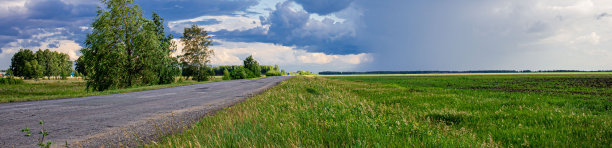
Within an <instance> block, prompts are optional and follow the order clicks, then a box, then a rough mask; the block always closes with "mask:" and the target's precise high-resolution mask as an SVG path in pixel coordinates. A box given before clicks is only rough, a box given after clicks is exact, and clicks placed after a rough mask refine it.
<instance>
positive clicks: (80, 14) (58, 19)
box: [0, 0, 97, 48]
mask: <svg viewBox="0 0 612 148" xmlns="http://www.w3.org/2000/svg"><path fill="white" fill-rule="evenodd" d="M96 6H97V5H96V4H95V3H85V4H80V5H73V4H67V3H64V2H62V1H60V0H31V1H26V2H25V4H24V7H23V8H20V9H22V10H21V11H19V10H17V8H13V9H15V10H14V11H11V13H13V14H9V15H7V16H6V17H2V18H0V28H4V29H2V30H0V35H2V36H4V37H3V38H0V48H1V47H4V45H6V44H7V43H10V42H13V41H16V40H17V39H29V38H31V37H32V35H36V34H41V33H45V32H56V31H60V32H62V34H63V35H65V36H66V37H67V39H70V40H77V41H81V40H82V38H84V36H85V32H83V30H82V29H81V28H80V27H82V26H88V24H89V23H90V21H91V19H92V18H93V17H94V16H95V11H96ZM57 28H63V29H60V30H57ZM39 44H40V43H38V42H28V43H24V45H23V46H38V45H39Z"/></svg>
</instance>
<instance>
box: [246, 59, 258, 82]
mask: <svg viewBox="0 0 612 148" xmlns="http://www.w3.org/2000/svg"><path fill="white" fill-rule="evenodd" d="M244 68H246V69H248V70H250V71H251V72H252V75H249V78H257V77H261V68H260V67H259V63H258V62H257V61H255V59H253V55H250V56H249V57H247V58H246V59H244Z"/></svg>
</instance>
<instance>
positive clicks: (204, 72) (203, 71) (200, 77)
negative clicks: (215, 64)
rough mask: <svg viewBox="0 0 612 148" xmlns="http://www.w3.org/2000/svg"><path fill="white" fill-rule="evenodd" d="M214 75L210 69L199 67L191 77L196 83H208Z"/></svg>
mask: <svg viewBox="0 0 612 148" xmlns="http://www.w3.org/2000/svg"><path fill="white" fill-rule="evenodd" d="M214 75H215V72H214V71H213V70H212V68H210V67H208V66H207V67H200V68H199V70H197V71H196V74H195V75H194V76H193V80H196V81H198V82H200V81H208V80H211V78H212V76H214Z"/></svg>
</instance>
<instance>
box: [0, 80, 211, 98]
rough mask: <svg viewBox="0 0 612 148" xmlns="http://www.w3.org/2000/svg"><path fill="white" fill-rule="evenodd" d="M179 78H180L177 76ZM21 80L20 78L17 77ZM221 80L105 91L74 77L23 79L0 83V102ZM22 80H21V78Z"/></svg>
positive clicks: (66, 96)
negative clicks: (92, 87) (62, 78)
mask: <svg viewBox="0 0 612 148" xmlns="http://www.w3.org/2000/svg"><path fill="white" fill-rule="evenodd" d="M177 79H180V78H177ZM17 80H21V79H17ZM219 80H221V78H220V77H214V78H213V79H211V80H210V81H203V82H198V81H194V80H177V82H176V83H171V84H164V85H150V86H132V87H129V88H122V89H114V90H107V91H86V90H85V87H86V86H85V83H86V82H85V81H83V80H80V79H75V78H68V79H67V80H38V81H35V80H25V82H24V83H21V84H15V85H2V84H0V103H7V102H22V101H37V100H50V99H61V98H73V97H86V96H97V95H110V94H118V93H127V92H136V91H145V90H153V89H160V88H168V87H175V86H183V85H192V84H198V83H206V82H213V81H219ZM22 81H23V80H22Z"/></svg>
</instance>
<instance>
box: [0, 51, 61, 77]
mask: <svg viewBox="0 0 612 148" xmlns="http://www.w3.org/2000/svg"><path fill="white" fill-rule="evenodd" d="M71 63H72V61H70V57H69V56H68V54H65V53H60V52H57V51H53V52H52V51H50V50H49V49H46V50H38V51H36V52H35V53H34V52H32V50H30V49H21V50H19V52H17V53H15V55H13V58H12V59H11V66H10V69H11V71H13V74H12V75H14V76H19V77H23V78H24V79H38V78H43V77H44V76H46V77H47V78H48V79H51V77H56V78H57V77H58V76H59V77H61V78H62V79H66V77H68V76H70V73H71V72H72V64H71Z"/></svg>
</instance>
